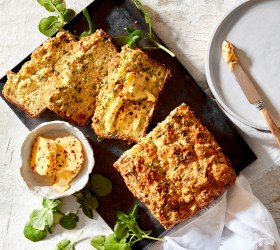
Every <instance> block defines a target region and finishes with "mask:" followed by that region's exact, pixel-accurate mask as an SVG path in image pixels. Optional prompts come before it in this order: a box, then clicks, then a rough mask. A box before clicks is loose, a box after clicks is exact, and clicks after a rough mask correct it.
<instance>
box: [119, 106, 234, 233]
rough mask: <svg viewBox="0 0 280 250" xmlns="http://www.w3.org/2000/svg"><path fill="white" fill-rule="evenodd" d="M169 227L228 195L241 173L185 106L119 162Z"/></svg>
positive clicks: (131, 186) (137, 191) (127, 180)
mask: <svg viewBox="0 0 280 250" xmlns="http://www.w3.org/2000/svg"><path fill="white" fill-rule="evenodd" d="M114 167H115V168H116V169H117V170H118V171H119V172H120V173H121V175H122V177H123V179H124V181H125V183H126V185H127V187H128V188H129V190H130V191H131V192H132V193H133V195H134V196H136V197H137V198H138V199H140V200H141V201H142V202H144V203H145V204H146V206H147V208H148V209H149V210H150V211H151V213H152V214H153V215H154V216H155V218H157V219H158V221H159V222H160V223H161V224H162V225H163V226H164V227H165V228H166V229H168V228H170V227H172V226H173V225H175V224H176V223H179V222H181V221H183V220H186V219H187V218H189V217H190V216H192V215H194V214H195V213H196V212H197V211H198V210H200V209H201V208H203V207H205V206H207V205H208V204H209V203H210V202H211V201H212V200H214V199H215V198H216V197H218V196H220V195H222V194H223V193H224V192H225V190H227V189H228V188H229V187H230V186H231V185H232V184H233V183H234V181H235V179H236V174H235V172H234V170H233V168H232V167H231V166H230V163H229V160H228V159H227V157H226V156H225V155H224V154H223V152H222V150H221V148H220V147H219V145H218V144H217V142H216V141H215V139H214V137H213V136H212V134H211V133H210V132H209V131H208V130H207V129H206V128H205V127H204V126H203V125H202V123H201V122H200V121H199V119H197V118H196V117H195V116H194V114H193V112H192V111H191V109H190V108H189V107H188V106H187V105H186V104H182V105H181V106H179V107H177V108H176V109H175V110H173V111H172V112H171V114H170V115H169V116H168V117H167V118H166V119H165V120H164V121H163V122H161V123H159V124H158V125H157V127H156V128H155V129H153V131H152V132H150V133H149V134H148V135H147V136H146V137H145V138H144V139H142V140H141V141H140V142H139V143H138V144H136V145H135V146H133V147H132V148H131V149H130V150H128V151H126V152H125V153H124V154H123V155H122V156H121V157H120V159H119V160H118V161H117V162H116V163H115V164H114Z"/></svg>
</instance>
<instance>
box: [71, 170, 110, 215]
mask: <svg viewBox="0 0 280 250" xmlns="http://www.w3.org/2000/svg"><path fill="white" fill-rule="evenodd" d="M111 191H112V183H111V181H110V180H109V179H107V178H106V177H104V176H103V175H100V174H94V175H92V176H91V179H90V181H89V182H88V184H87V185H86V187H85V188H84V189H83V190H82V191H80V192H78V193H76V194H75V196H76V198H77V202H78V203H79V204H80V208H82V211H83V212H84V214H85V215H86V216H87V217H89V218H91V219H92V218H93V210H95V209H97V208H98V207H99V202H98V199H97V197H103V196H106V195H108V194H109V193H110V192H111Z"/></svg>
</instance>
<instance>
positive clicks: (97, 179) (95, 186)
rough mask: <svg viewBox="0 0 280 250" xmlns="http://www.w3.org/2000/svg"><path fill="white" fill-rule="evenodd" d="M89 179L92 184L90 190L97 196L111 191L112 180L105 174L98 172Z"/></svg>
mask: <svg viewBox="0 0 280 250" xmlns="http://www.w3.org/2000/svg"><path fill="white" fill-rule="evenodd" d="M90 181H91V185H92V190H93V192H94V193H95V194H96V196H97V197H103V196H106V195H108V194H109V193H111V191H112V182H111V181H110V180H109V179H107V178H106V177H105V176H103V175H100V174H94V175H93V176H91V179H90Z"/></svg>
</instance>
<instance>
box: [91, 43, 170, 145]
mask: <svg viewBox="0 0 280 250" xmlns="http://www.w3.org/2000/svg"><path fill="white" fill-rule="evenodd" d="M169 76H170V70H169V69H168V68H166V67H165V66H164V65H162V64H160V63H158V62H156V61H154V60H152V59H151V58H150V57H149V56H148V55H147V54H145V53H144V52H143V51H142V50H140V49H131V48H129V47H128V46H127V45H126V46H124V47H123V48H122V51H121V52H120V53H118V54H117V55H116V56H115V57H114V58H113V60H112V61H111V63H110V65H109V70H108V76H107V79H106V80H105V84H104V86H103V87H102V89H101V91H100V93H99V95H98V97H97V101H96V110H95V113H94V117H93V119H92V121H93V122H92V128H93V129H94V131H95V133H96V134H97V135H98V136H100V137H102V138H118V139H122V140H127V141H132V142H138V141H139V140H140V139H141V138H142V137H144V136H145V134H146V129H147V127H148V125H149V122H150V120H151V118H152V115H153V112H154V109H155V106H156V103H157V101H158V97H159V94H160V92H161V91H162V89H163V87H164V84H165V82H166V80H167V78H168V77H169Z"/></svg>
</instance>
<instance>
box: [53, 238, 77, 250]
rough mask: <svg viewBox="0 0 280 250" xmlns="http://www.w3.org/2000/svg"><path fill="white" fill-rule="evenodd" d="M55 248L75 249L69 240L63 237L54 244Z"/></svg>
mask: <svg viewBox="0 0 280 250" xmlns="http://www.w3.org/2000/svg"><path fill="white" fill-rule="evenodd" d="M55 250H75V247H74V245H73V244H71V241H70V240H67V239H65V240H62V241H60V242H58V243H57V244H56V246H55Z"/></svg>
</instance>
